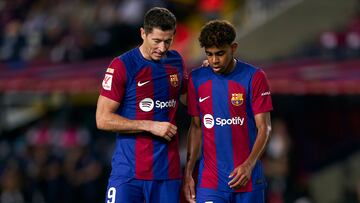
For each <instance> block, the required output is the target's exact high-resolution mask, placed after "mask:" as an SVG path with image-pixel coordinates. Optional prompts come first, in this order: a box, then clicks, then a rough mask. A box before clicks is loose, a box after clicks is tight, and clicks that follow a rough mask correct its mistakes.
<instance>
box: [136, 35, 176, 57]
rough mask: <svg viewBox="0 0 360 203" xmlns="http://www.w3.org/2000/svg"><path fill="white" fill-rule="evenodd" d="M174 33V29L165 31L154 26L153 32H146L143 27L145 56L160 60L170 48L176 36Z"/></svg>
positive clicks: (142, 36)
mask: <svg viewBox="0 0 360 203" xmlns="http://www.w3.org/2000/svg"><path fill="white" fill-rule="evenodd" d="M174 33H175V31H174V30H166V31H163V30H161V29H158V28H153V30H152V32H151V33H145V30H144V29H143V28H141V38H142V39H143V44H142V48H143V49H142V51H143V52H144V53H143V54H144V55H145V56H144V57H145V58H146V59H149V60H155V61H157V60H160V59H161V58H162V57H163V56H164V55H165V53H166V52H167V51H168V50H169V48H170V45H171V43H172V41H173V38H174Z"/></svg>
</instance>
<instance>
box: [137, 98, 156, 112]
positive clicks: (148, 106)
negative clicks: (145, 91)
mask: <svg viewBox="0 0 360 203" xmlns="http://www.w3.org/2000/svg"><path fill="white" fill-rule="evenodd" d="M139 107H140V109H141V110H142V111H145V112H149V111H151V110H152V109H153V108H154V101H153V100H152V99H150V98H145V99H143V100H141V101H140V103H139Z"/></svg>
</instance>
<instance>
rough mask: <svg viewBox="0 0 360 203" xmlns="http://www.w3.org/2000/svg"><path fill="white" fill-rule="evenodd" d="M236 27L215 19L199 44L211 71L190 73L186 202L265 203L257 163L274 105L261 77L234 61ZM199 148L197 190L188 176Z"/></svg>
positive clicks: (263, 186) (184, 188)
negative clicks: (203, 50)
mask: <svg viewBox="0 0 360 203" xmlns="http://www.w3.org/2000/svg"><path fill="white" fill-rule="evenodd" d="M235 37H236V32H235V28H234V27H233V25H231V24H230V23H229V22H227V21H220V20H214V21H210V22H208V23H207V24H206V25H204V26H203V27H202V29H201V34H200V37H199V42H200V45H201V47H204V49H205V53H206V56H207V59H208V62H209V65H210V67H208V68H198V69H195V70H193V71H192V72H191V74H190V77H189V84H188V112H189V114H190V115H191V116H192V121H191V125H190V129H189V134H188V145H187V150H188V153H187V162H186V165H185V173H184V186H183V190H184V193H185V196H186V199H187V200H188V201H189V202H195V201H196V202H197V203H245V202H246V203H263V202H264V201H265V197H264V196H265V194H264V188H265V185H266V182H265V179H264V174H263V171H262V166H261V163H260V161H259V158H260V156H261V154H262V152H263V151H264V148H265V146H266V143H267V141H268V139H269V135H270V131H271V123H270V111H271V110H272V101H271V96H270V90H269V85H268V81H267V79H266V76H265V73H264V72H263V71H262V70H261V69H259V68H256V67H254V66H252V65H250V64H247V63H244V62H242V61H240V60H238V59H236V58H234V53H235V51H236V49H237V46H238V45H237V43H235V42H234V40H235ZM200 148H201V149H202V153H201V158H200V165H199V175H198V183H197V191H196V194H195V188H194V187H195V185H194V184H195V183H194V179H193V177H192V173H193V169H194V165H195V163H196V160H197V157H198V154H199V151H200Z"/></svg>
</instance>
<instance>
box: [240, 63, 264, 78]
mask: <svg viewBox="0 0 360 203" xmlns="http://www.w3.org/2000/svg"><path fill="white" fill-rule="evenodd" d="M237 66H239V67H241V69H243V70H244V71H247V72H248V73H250V74H252V75H253V74H255V73H256V72H258V71H259V70H261V69H260V68H258V67H257V66H255V65H252V64H250V63H247V62H244V61H240V60H237Z"/></svg>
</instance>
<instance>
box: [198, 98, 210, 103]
mask: <svg viewBox="0 0 360 203" xmlns="http://www.w3.org/2000/svg"><path fill="white" fill-rule="evenodd" d="M209 98H210V96H207V97H204V98H201V97H200V98H199V102H200V103H201V102H203V101H205V100H207V99H209Z"/></svg>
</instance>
